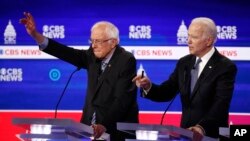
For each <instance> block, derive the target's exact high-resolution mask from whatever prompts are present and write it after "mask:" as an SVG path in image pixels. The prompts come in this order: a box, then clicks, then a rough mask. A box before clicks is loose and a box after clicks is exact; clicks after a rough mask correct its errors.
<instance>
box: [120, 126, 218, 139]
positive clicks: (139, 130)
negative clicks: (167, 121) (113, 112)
mask: <svg viewBox="0 0 250 141" xmlns="http://www.w3.org/2000/svg"><path fill="white" fill-rule="evenodd" d="M117 129H118V130H120V131H123V132H126V133H130V134H135V135H136V139H126V141H145V140H146V141H152V140H157V141H192V140H193V132H191V131H189V130H187V129H183V128H179V127H176V126H171V125H152V124H137V123H121V122H119V123H117ZM202 141H218V139H215V138H211V137H207V136H204V137H203V139H202Z"/></svg>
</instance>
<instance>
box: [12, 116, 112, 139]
mask: <svg viewBox="0 0 250 141" xmlns="http://www.w3.org/2000/svg"><path fill="white" fill-rule="evenodd" d="M12 124H14V125H17V126H20V127H22V128H24V129H25V130H26V132H25V133H20V134H17V135H16V136H17V137H18V138H19V139H20V140H22V141H91V136H92V135H93V129H92V127H90V126H88V125H85V124H82V123H78V122H75V121H73V120H72V119H54V118H13V119H12ZM100 138H101V139H102V140H106V141H109V140H110V137H109V134H107V133H104V134H103V135H102V136H101V137H100Z"/></svg>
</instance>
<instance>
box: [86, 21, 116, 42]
mask: <svg viewBox="0 0 250 141" xmlns="http://www.w3.org/2000/svg"><path fill="white" fill-rule="evenodd" d="M99 26H104V27H105V33H106V34H107V35H108V36H109V38H115V39H117V42H118V43H119V41H120V38H119V30H118V28H117V27H116V26H115V25H114V24H112V23H111V22H108V21H100V22H97V23H95V24H94V25H93V26H92V28H91V32H93V30H94V29H95V28H97V27H99Z"/></svg>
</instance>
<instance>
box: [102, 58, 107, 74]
mask: <svg viewBox="0 0 250 141" xmlns="http://www.w3.org/2000/svg"><path fill="white" fill-rule="evenodd" d="M107 65H108V63H106V62H104V61H102V64H101V70H102V72H104V70H105V68H106V67H107Z"/></svg>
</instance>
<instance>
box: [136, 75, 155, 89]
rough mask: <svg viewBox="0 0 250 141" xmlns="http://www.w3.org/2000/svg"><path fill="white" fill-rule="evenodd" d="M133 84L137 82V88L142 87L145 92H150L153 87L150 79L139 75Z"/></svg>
mask: <svg viewBox="0 0 250 141" xmlns="http://www.w3.org/2000/svg"><path fill="white" fill-rule="evenodd" d="M132 82H135V84H136V86H137V87H139V88H140V87H141V88H143V89H144V90H146V91H147V90H149V89H150V87H151V81H150V80H149V78H148V77H146V76H145V77H142V76H141V75H137V76H136V77H134V78H133V80H132Z"/></svg>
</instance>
